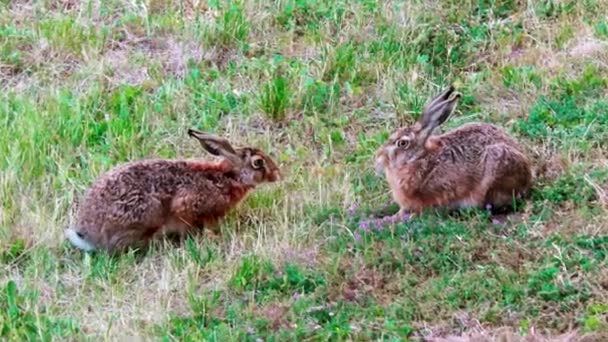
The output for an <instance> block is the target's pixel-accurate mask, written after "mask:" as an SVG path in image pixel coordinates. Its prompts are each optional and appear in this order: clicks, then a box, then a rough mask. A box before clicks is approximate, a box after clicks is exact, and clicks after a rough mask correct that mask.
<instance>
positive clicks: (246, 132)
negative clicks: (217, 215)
mask: <svg viewBox="0 0 608 342" xmlns="http://www.w3.org/2000/svg"><path fill="white" fill-rule="evenodd" d="M218 2H219V3H220V5H218V4H217V3H218ZM1 3H2V4H0V82H1V83H0V87H1V88H2V92H1V94H0V156H1V157H0V170H1V171H2V173H1V174H0V199H1V201H2V206H1V207H0V338H14V339H23V338H26V337H35V336H37V337H39V338H42V339H60V338H67V337H69V338H76V339H80V338H83V337H85V336H98V337H99V336H105V337H109V338H112V337H119V336H134V335H138V336H147V337H154V338H160V337H166V338H174V339H180V338H181V337H183V336H186V335H189V336H190V337H192V338H195V339H217V340H222V341H224V340H227V339H228V340H231V339H239V340H241V339H249V340H255V339H257V338H262V339H264V340H266V339H271V338H272V337H274V338H277V339H287V338H289V339H291V338H299V339H301V338H313V339H326V338H341V339H344V338H352V339H379V338H403V337H405V336H410V337H412V338H416V337H420V336H427V337H429V336H443V335H446V334H452V333H453V334H458V333H460V332H462V331H478V332H479V331H481V332H485V333H487V334H498V332H497V331H498V330H495V329H497V328H499V327H504V326H507V327H511V328H513V329H514V330H515V331H520V332H522V333H525V332H528V331H530V329H535V330H536V331H539V332H543V333H545V332H546V333H551V334H559V333H564V332H567V331H569V330H570V329H572V328H576V329H578V331H579V333H580V334H583V333H594V332H595V333H598V332H599V333H601V332H602V331H606V330H607V329H608V323H607V321H606V317H607V315H608V298H607V297H608V295H607V293H608V292H607V290H608V271H607V269H608V268H607V266H608V260H607V259H608V255H607V251H608V234H607V233H608V215H607V212H606V206H607V202H608V199H607V191H608V187H607V184H608V159H607V158H608V156H607V153H606V150H607V148H608V146H607V145H608V100H607V97H606V95H607V94H608V21H607V19H606V17H605V16H604V15H603V13H606V12H608V3H607V2H606V1H604V0H586V1H559V2H555V1H534V2H526V3H529V4H521V3H522V2H521V1H519V2H518V1H508V0H496V1H468V0H465V1H463V2H461V1H456V0H447V1H424V2H423V1H405V2H400V1H383V2H376V1H369V0H357V1H346V0H332V1H327V2H322V1H315V0H297V1H276V2H275V1H262V0H258V1H251V2H249V1H248V2H246V4H245V5H240V4H238V3H226V2H223V1H210V2H208V3H207V2H205V1H184V2H175V4H172V5H168V4H167V3H169V2H165V1H158V0H152V1H144V2H135V1H121V0H113V1H102V2H101V3H100V2H98V1H82V4H81V3H80V2H78V1H71V0H67V1H40V2H35V3H31V2H27V1H19V2H12V1H9V2H7V1H3V2H1ZM7 3H14V4H12V5H7ZM452 81H454V82H456V84H457V85H458V87H459V89H460V90H461V91H462V92H463V93H464V99H463V101H462V104H461V106H460V107H459V109H458V112H457V113H456V115H454V117H453V118H452V119H451V121H450V122H449V123H447V124H446V126H447V128H450V127H455V126H457V125H459V124H462V123H463V122H467V121H472V120H484V121H489V122H494V123H497V124H500V125H502V126H504V127H506V128H507V129H508V130H509V131H510V132H511V133H512V134H513V135H515V136H517V137H518V138H519V139H521V140H522V141H523V143H524V144H525V145H526V147H527V148H528V149H529V151H530V155H531V156H533V158H534V160H535V167H536V168H537V169H538V174H539V178H538V181H537V184H536V186H535V189H534V192H533V195H532V199H531V200H530V201H529V202H528V203H527V204H526V206H525V207H524V208H523V209H522V210H521V212H519V213H518V214H515V215H512V216H510V217H508V218H502V219H501V220H500V221H499V222H493V223H491V220H489V219H488V217H487V215H486V214H484V213H482V212H476V211H474V212H469V213H464V214H463V215H461V216H447V215H444V214H440V213H438V214H433V213H429V214H428V215H425V216H424V217H422V218H419V219H416V220H414V221H412V222H409V223H407V224H399V225H396V226H385V227H377V228H376V227H372V229H371V230H370V231H364V230H362V229H361V227H360V222H359V221H360V220H361V219H362V218H363V217H364V216H365V214H366V212H368V211H369V210H373V209H377V208H378V207H380V206H382V205H384V204H386V203H389V201H390V198H389V195H388V192H387V187H386V184H385V183H384V180H383V179H381V178H378V177H376V176H375V175H374V173H373V170H372V167H371V166H372V165H371V157H372V154H373V152H374V149H375V148H376V147H377V146H379V144H380V143H382V141H383V139H385V138H386V137H387V135H388V133H389V132H390V131H391V130H392V129H394V128H395V127H397V126H398V125H399V124H406V123H410V122H412V120H413V119H415V118H416V116H417V115H418V113H419V110H420V109H421V107H422V105H423V104H424V102H425V101H426V100H427V99H428V98H429V97H430V96H432V95H434V94H436V93H437V92H438V91H439V90H440V88H442V87H444V86H445V85H447V84H448V82H452ZM188 127H196V128H199V129H203V130H208V131H213V132H217V133H218V134H223V135H226V136H229V137H231V138H232V139H233V140H234V141H236V142H240V143H244V144H245V143H247V144H253V145H257V146H260V147H262V148H264V149H266V150H268V151H269V152H271V153H272V154H273V155H275V156H276V158H277V159H278V160H279V161H280V163H281V165H282V167H283V168H284V170H285V172H286V173H287V179H286V180H285V181H284V182H283V183H282V184H279V185H276V186H268V187H264V188H261V189H259V190H258V191H257V192H256V193H254V194H253V195H252V196H251V197H250V198H249V199H248V200H247V201H246V202H245V203H244V204H243V205H242V206H241V207H240V208H239V209H238V210H236V211H234V212H233V213H232V214H231V215H230V217H229V218H228V219H227V220H226V221H225V223H224V224H223V225H222V227H221V228H222V234H221V235H219V236H215V237H212V236H209V235H206V236H201V237H199V238H197V239H195V240H189V241H188V243H187V244H186V245H185V246H182V247H177V248H176V247H172V246H164V245H161V244H159V245H158V246H157V247H155V248H154V250H153V251H151V252H150V253H148V255H146V256H145V257H143V258H142V257H136V256H134V255H125V256H122V257H119V258H114V259H112V258H109V257H107V256H104V255H85V254H82V253H80V252H77V251H74V250H73V249H72V248H70V247H69V246H67V245H66V243H65V242H64V240H63V235H62V229H63V227H64V226H66V225H67V224H69V222H70V217H71V215H72V209H71V208H72V203H73V202H74V201H75V200H76V199H77V198H78V196H79V195H81V194H82V193H83V191H84V190H85V188H86V187H87V186H88V185H89V184H90V183H91V182H92V181H93V180H94V179H95V177H97V176H98V175H99V174H100V173H101V172H103V171H104V170H107V169H108V168H110V167H112V166H114V165H116V164H118V163H121V162H125V161H128V160H134V159H138V158H145V157H153V156H154V157H199V156H204V154H203V152H202V151H201V150H200V147H199V146H198V145H197V144H196V143H195V142H194V141H192V140H189V139H188V138H187V137H186V134H185V131H186V129H187V128H188ZM355 203H356V204H358V208H357V209H356V210H350V211H349V210H348V208H349V207H350V206H351V205H353V204H355Z"/></svg>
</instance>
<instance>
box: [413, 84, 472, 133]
mask: <svg viewBox="0 0 608 342" xmlns="http://www.w3.org/2000/svg"><path fill="white" fill-rule="evenodd" d="M446 94H447V96H446ZM461 96H462V95H461V94H460V93H457V92H453V87H450V89H448V91H446V92H444V93H443V94H441V95H440V96H439V97H437V98H435V99H434V100H433V102H431V103H430V104H429V105H428V106H427V108H425V111H424V112H423V113H422V117H421V118H420V122H419V124H420V133H419V137H420V139H421V140H423V141H426V139H428V137H429V136H430V135H431V133H432V132H433V131H434V130H435V129H436V128H437V127H438V126H439V125H441V124H442V123H444V122H445V121H446V120H447V119H448V118H449V117H450V115H451V114H452V113H453V112H454V110H455V109H456V105H457V104H458V100H460V97H461ZM444 97H445V98H444Z"/></svg>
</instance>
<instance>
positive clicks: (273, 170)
mask: <svg viewBox="0 0 608 342" xmlns="http://www.w3.org/2000/svg"><path fill="white" fill-rule="evenodd" d="M188 135H190V136H191V137H193V138H195V139H197V140H198V141H199V142H200V143H201V145H202V146H203V148H204V149H205V150H207V151H208V152H209V153H211V154H212V155H215V156H219V157H223V159H222V160H221V161H220V162H216V163H213V162H208V161H202V160H163V159H153V160H142V161H136V162H131V163H127V164H123V165H120V166H118V167H116V168H114V169H112V170H110V171H108V172H106V173H105V174H103V175H102V176H101V177H100V178H99V179H98V180H97V182H96V183H95V184H94V185H93V186H92V187H91V188H90V189H89V190H88V191H87V193H86V196H85V198H84V201H83V203H82V205H80V207H79V210H78V213H77V217H76V224H75V226H74V227H71V228H68V229H67V230H66V236H67V238H68V240H70V242H72V244H73V245H75V246H76V247H78V248H80V249H83V250H87V251H89V250H93V249H105V250H108V251H120V250H124V249H126V248H127V247H145V246H146V245H147V244H148V242H149V241H150V240H151V239H152V238H153V237H156V236H158V235H160V234H164V233H177V234H179V235H181V236H183V235H184V234H186V233H188V232H190V231H192V230H195V229H197V228H200V227H201V226H207V225H212V224H214V223H216V221H218V220H219V219H221V218H222V217H223V216H224V215H225V214H226V213H227V212H228V211H229V210H230V209H232V208H233V207H235V206H236V205H237V204H238V203H239V202H240V201H241V200H242V199H244V198H245V196H246V195H247V194H248V193H249V192H250V191H251V190H253V189H254V188H255V186H256V185H258V184H261V183H264V182H275V181H277V180H279V179H280V178H281V174H280V171H279V168H278V167H277V166H276V164H275V163H274V161H273V160H272V159H271V158H270V157H269V156H267V155H266V154H265V153H263V152H262V151H260V150H259V149H257V148H253V147H243V148H233V147H232V146H231V144H230V143H229V142H228V141H227V140H225V139H222V138H219V137H216V136H213V135H209V134H205V133H202V132H199V131H195V130H192V129H191V130H189V131H188Z"/></svg>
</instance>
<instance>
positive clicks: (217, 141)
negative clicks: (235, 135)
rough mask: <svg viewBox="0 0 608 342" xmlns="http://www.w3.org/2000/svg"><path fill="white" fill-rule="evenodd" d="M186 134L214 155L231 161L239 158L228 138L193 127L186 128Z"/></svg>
mask: <svg viewBox="0 0 608 342" xmlns="http://www.w3.org/2000/svg"><path fill="white" fill-rule="evenodd" d="M188 135H189V136H191V137H193V138H196V140H198V141H199V142H200V143H201V145H202V146H203V148H204V149H205V150H206V151H207V152H209V153H211V154H212V155H214V156H218V157H225V158H228V159H230V160H231V161H234V160H240V158H239V157H238V154H237V153H236V151H235V150H234V148H233V147H232V145H231V144H230V142H228V140H226V139H223V138H220V137H218V136H215V135H211V134H206V133H203V132H200V131H197V130H194V129H189V130H188Z"/></svg>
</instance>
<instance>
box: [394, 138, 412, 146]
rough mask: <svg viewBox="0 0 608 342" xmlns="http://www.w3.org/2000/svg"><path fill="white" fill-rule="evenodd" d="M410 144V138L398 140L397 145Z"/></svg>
mask: <svg viewBox="0 0 608 342" xmlns="http://www.w3.org/2000/svg"><path fill="white" fill-rule="evenodd" d="M409 144H410V141H409V140H404V139H402V140H397V147H407V146H408V145H409Z"/></svg>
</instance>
